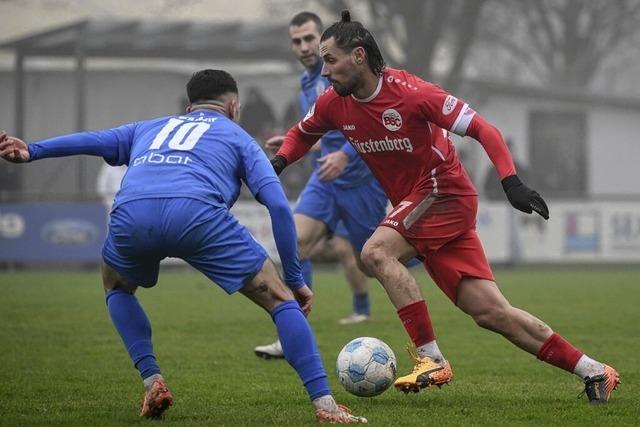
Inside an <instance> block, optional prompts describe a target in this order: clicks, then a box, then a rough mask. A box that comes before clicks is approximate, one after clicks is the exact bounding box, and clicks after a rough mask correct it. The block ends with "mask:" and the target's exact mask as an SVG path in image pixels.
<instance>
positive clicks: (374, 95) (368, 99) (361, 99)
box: [351, 76, 384, 102]
mask: <svg viewBox="0 0 640 427" xmlns="http://www.w3.org/2000/svg"><path fill="white" fill-rule="evenodd" d="M382 80H384V78H383V76H380V77H379V78H378V86H376V90H374V91H373V93H372V94H371V95H369V96H367V97H366V98H356V97H355V96H353V94H351V97H352V98H353V99H355V100H356V101H358V102H369V101H371V100H373V98H375V97H376V96H378V94H379V93H380V89H382Z"/></svg>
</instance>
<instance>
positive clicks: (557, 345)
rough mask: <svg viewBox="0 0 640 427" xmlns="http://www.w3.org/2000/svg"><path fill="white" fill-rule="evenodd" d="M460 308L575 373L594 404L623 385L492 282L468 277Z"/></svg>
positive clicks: (612, 371) (463, 283) (483, 324)
mask: <svg viewBox="0 0 640 427" xmlns="http://www.w3.org/2000/svg"><path fill="white" fill-rule="evenodd" d="M457 305H458V307H459V308H460V309H461V310H462V311H464V312H465V313H467V314H469V315H470V316H471V317H472V318H473V320H474V321H475V322H476V323H477V324H478V325H479V326H481V327H483V328H486V329H489V330H491V331H494V332H497V333H499V334H501V335H502V336H504V337H505V338H506V339H508V340H509V341H511V342H512V343H513V344H515V345H516V346H518V347H520V348H521V349H523V350H525V351H527V352H529V353H531V354H533V355H535V356H537V357H538V358H539V359H541V360H543V361H545V362H547V363H550V364H552V365H554V366H557V367H559V368H561V369H564V370H566V371H569V372H572V373H574V374H576V375H577V376H579V377H580V378H581V379H582V380H583V381H585V393H587V396H588V397H589V401H590V402H591V403H596V404H598V403H606V402H607V401H608V400H609V397H610V396H611V393H612V392H613V390H614V389H615V388H616V386H617V385H618V383H619V382H620V379H619V375H618V373H617V372H616V371H615V369H613V368H611V367H609V366H607V365H605V364H603V363H600V362H598V361H595V360H593V359H591V358H590V357H588V356H587V355H585V354H584V353H582V352H581V351H579V350H578V349H576V348H575V347H574V346H573V345H571V344H570V343H568V342H567V341H566V340H564V338H562V337H561V336H560V335H558V334H556V333H554V332H553V331H552V330H551V328H550V327H549V326H547V325H546V324H545V323H544V322H543V321H541V320H540V319H538V318H536V317H535V316H533V315H531V314H529V313H527V312H526V311H524V310H521V309H519V308H516V307H513V306H512V305H511V304H510V303H509V302H508V301H507V299H506V298H505V297H504V296H503V295H502V292H500V289H498V286H497V285H496V284H495V283H494V282H492V281H490V280H483V279H477V278H470V277H465V278H463V279H462V280H461V282H460V285H459V288H458V301H457Z"/></svg>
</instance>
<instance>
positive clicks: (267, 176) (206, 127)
mask: <svg viewBox="0 0 640 427" xmlns="http://www.w3.org/2000/svg"><path fill="white" fill-rule="evenodd" d="M113 131H115V132H122V135H123V137H122V138H119V139H118V144H119V145H125V146H124V147H121V148H120V149H119V152H120V153H127V154H128V156H127V155H122V156H120V157H119V158H118V160H117V162H115V163H117V164H128V165H129V168H128V170H127V173H126V175H125V176H124V178H123V180H122V186H121V189H120V191H119V192H118V194H117V195H116V198H115V202H114V207H116V206H118V205H120V204H122V203H124V202H127V201H130V200H137V199H145V198H164V197H189V198H194V199H198V200H201V201H203V202H206V203H210V204H213V205H217V206H226V207H227V208H230V207H231V206H232V205H233V204H234V203H235V201H236V200H237V198H238V194H239V192H240V186H241V184H242V182H245V183H246V184H247V187H248V188H249V189H250V190H251V192H252V193H253V195H254V196H255V195H257V194H258V192H259V191H260V189H261V188H262V187H263V186H265V185H266V184H268V183H271V182H279V180H278V177H277V175H276V174H275V172H274V170H273V167H272V166H271V164H270V163H269V160H268V159H267V157H266V155H265V154H264V152H263V151H262V149H261V148H260V147H259V146H258V144H257V143H256V142H255V140H254V139H253V138H252V137H251V136H250V135H249V134H248V133H246V132H245V131H244V130H243V129H242V128H241V127H240V126H238V125H237V124H236V123H234V122H233V121H232V120H230V119H228V118H227V117H226V116H224V115H223V114H220V113H217V112H215V111H210V110H196V111H194V112H192V113H190V114H186V115H183V116H169V117H162V118H159V119H152V120H146V121H142V122H137V123H132V124H128V125H124V126H121V127H119V128H116V129H114V130H111V131H110V132H113ZM127 144H128V145H129V147H126V145H127Z"/></svg>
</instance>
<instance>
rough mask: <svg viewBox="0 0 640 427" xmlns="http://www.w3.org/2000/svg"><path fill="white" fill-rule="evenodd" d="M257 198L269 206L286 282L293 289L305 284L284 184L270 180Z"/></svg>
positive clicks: (274, 236)
mask: <svg viewBox="0 0 640 427" xmlns="http://www.w3.org/2000/svg"><path fill="white" fill-rule="evenodd" d="M256 199H257V200H259V201H260V202H261V203H262V204H263V205H265V206H266V207H267V210H268V211H269V215H270V216H271V227H272V230H273V238H274V240H275V241H276V247H277V248H278V254H279V255H280V260H281V261H282V267H283V269H284V279H285V283H286V284H287V286H289V287H290V288H291V289H297V288H300V287H302V286H304V280H303V279H302V270H301V268H300V261H299V260H298V243H297V237H296V228H295V224H294V222H293V214H292V213H291V207H290V206H289V201H288V200H287V197H286V196H285V194H284V190H283V189H282V186H281V185H280V183H279V182H270V183H268V184H266V185H264V186H263V187H262V188H261V189H260V192H259V194H258V195H257V197H256Z"/></svg>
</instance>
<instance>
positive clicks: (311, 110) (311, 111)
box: [302, 102, 316, 122]
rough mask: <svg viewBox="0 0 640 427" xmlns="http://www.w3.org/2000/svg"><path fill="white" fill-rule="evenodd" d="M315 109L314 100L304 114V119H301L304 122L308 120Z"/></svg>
mask: <svg viewBox="0 0 640 427" xmlns="http://www.w3.org/2000/svg"><path fill="white" fill-rule="evenodd" d="M315 111H316V103H315V102H314V103H313V105H312V106H311V108H309V112H307V115H306V116H304V119H302V121H303V122H304V121H306V120H309V119H310V118H311V117H312V116H313V113H314V112H315Z"/></svg>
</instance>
